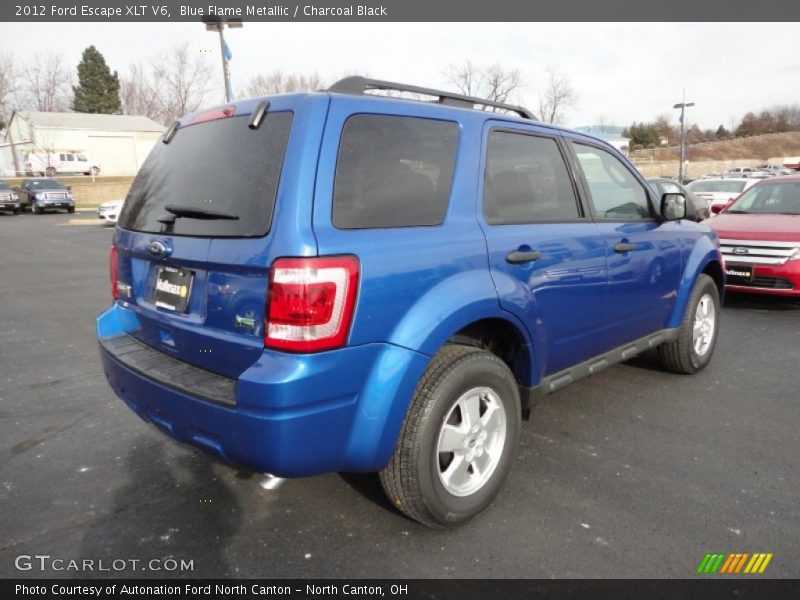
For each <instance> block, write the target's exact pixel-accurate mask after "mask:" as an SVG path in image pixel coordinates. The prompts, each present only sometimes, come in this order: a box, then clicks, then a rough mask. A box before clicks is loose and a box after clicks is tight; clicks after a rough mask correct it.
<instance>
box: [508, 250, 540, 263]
mask: <svg viewBox="0 0 800 600" xmlns="http://www.w3.org/2000/svg"><path fill="white" fill-rule="evenodd" d="M541 257H542V255H541V254H540V253H539V252H536V251H535V250H528V251H524V250H513V251H511V252H509V253H508V254H506V262H508V263H511V264H512V265H519V264H522V263H526V262H533V261H535V260H539V259H540V258H541Z"/></svg>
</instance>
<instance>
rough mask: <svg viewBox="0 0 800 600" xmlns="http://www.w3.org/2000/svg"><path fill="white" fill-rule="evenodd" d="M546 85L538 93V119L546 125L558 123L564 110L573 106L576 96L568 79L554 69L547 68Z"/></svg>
mask: <svg viewBox="0 0 800 600" xmlns="http://www.w3.org/2000/svg"><path fill="white" fill-rule="evenodd" d="M545 72H546V73H547V85H546V87H545V89H544V91H542V92H539V119H540V120H542V121H545V122H547V123H559V122H561V120H562V119H563V117H564V110H565V109H566V108H568V107H570V106H575V104H576V103H577V101H578V95H577V94H576V93H575V90H574V89H573V88H572V84H571V83H570V80H569V78H568V77H567V76H566V75H564V73H562V72H561V71H559V70H558V68H556V67H552V66H551V67H547V68H546V69H545Z"/></svg>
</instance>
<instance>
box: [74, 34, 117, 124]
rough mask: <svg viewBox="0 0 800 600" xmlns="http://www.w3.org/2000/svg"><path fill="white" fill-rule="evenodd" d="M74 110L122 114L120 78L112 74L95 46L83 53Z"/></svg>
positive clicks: (75, 90)
mask: <svg viewBox="0 0 800 600" xmlns="http://www.w3.org/2000/svg"><path fill="white" fill-rule="evenodd" d="M72 91H73V92H74V94H75V98H74V100H73V101H72V110H74V111H75V112H85V113H103V114H108V115H113V114H119V113H121V112H122V105H121V103H120V101H119V77H118V76H117V72H116V71H114V73H111V70H110V69H109V68H108V65H107V64H106V59H105V58H103V55H102V54H100V52H99V51H98V50H97V48H95V47H94V46H89V47H88V48H86V50H84V51H83V56H82V58H81V62H80V64H78V85H77V86H73V88H72Z"/></svg>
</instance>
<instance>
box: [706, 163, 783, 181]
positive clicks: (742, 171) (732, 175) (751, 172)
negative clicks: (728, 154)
mask: <svg viewBox="0 0 800 600" xmlns="http://www.w3.org/2000/svg"><path fill="white" fill-rule="evenodd" d="M793 174H797V171H794V170H792V169H787V168H786V167H782V166H780V165H766V164H765V165H758V166H755V167H735V168H733V169H729V170H728V171H726V172H724V173H706V174H705V175H703V176H702V177H701V179H767V178H768V177H779V176H783V175H793Z"/></svg>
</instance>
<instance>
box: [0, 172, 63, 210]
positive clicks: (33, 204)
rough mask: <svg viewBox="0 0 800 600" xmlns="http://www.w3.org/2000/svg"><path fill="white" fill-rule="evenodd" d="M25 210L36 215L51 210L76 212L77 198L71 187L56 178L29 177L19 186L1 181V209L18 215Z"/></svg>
mask: <svg viewBox="0 0 800 600" xmlns="http://www.w3.org/2000/svg"><path fill="white" fill-rule="evenodd" d="M23 210H30V211H31V212H32V213H33V214H36V215H40V214H42V213H44V212H48V211H51V210H65V211H67V212H68V213H74V212H75V199H74V198H73V197H72V190H71V188H70V187H69V186H66V185H64V184H63V183H61V182H60V181H56V180H55V179H47V178H41V177H34V178H29V179H25V180H23V181H22V183H21V184H20V185H19V186H17V187H11V186H10V185H8V183H7V182H5V181H0V211H2V212H10V213H12V214H15V215H18V214H19V213H21V212H22V211H23Z"/></svg>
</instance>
